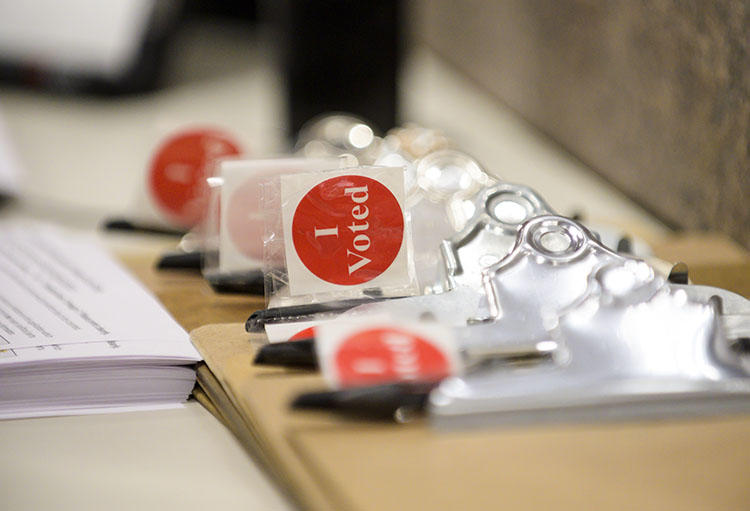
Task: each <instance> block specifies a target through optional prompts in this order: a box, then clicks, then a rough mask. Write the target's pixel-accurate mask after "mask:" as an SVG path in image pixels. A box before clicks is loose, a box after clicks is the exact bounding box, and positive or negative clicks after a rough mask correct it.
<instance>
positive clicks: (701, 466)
mask: <svg viewBox="0 0 750 511" xmlns="http://www.w3.org/2000/svg"><path fill="white" fill-rule="evenodd" d="M192 339H193V342H194V343H195V344H196V346H197V347H198V349H199V350H200V351H201V353H202V354H203V355H204V357H205V359H206V363H207V364H208V366H209V367H210V368H212V369H213V372H214V374H215V375H216V377H217V379H218V381H220V382H221V383H222V385H223V386H224V388H225V390H226V391H227V393H228V394H229V395H230V397H231V399H232V400H233V402H234V403H235V405H236V406H237V408H238V410H239V411H240V414H241V415H242V417H243V419H244V420H245V421H247V424H248V426H249V428H250V429H251V430H253V437H254V438H255V446H256V448H259V449H261V450H262V451H263V452H264V456H265V457H266V458H267V459H268V460H269V463H271V464H272V465H273V466H274V467H275V469H274V471H273V472H274V473H275V474H277V477H279V476H278V474H279V473H281V474H282V475H281V476H280V482H281V484H282V485H283V486H284V487H285V488H287V489H288V490H289V491H290V493H291V494H292V496H293V497H294V498H295V500H297V501H298V502H300V503H301V504H302V505H303V507H304V508H306V509H311V510H316V511H318V510H329V509H336V510H352V511H354V510H357V511H370V510H372V511H375V510H383V509H430V510H464V509H513V510H526V509H528V510H532V509H533V510H538V509H555V510H574V509H575V510H580V509H607V510H619V509H623V510H624V509H629V510H630V509H639V510H660V511H661V510H664V509H680V510H698V509H701V510H703V509H723V510H734V509H736V510H747V509H748V506H749V505H750V486H749V485H748V484H747V477H746V475H745V474H746V467H748V466H750V417H748V416H735V417H721V418H712V419H696V420H679V421H662V422H643V423H638V422H626V423H604V424H575V425H556V426H535V427H525V428H518V427H516V428H504V429H487V430H472V431H462V432H449V433H445V432H437V431H434V430H432V429H431V428H430V427H429V425H428V424H427V423H426V421H418V422H415V423H412V424H408V425H397V424H390V423H370V422H365V421H356V420H345V419H341V418H337V417H334V416H332V415H331V414H326V413H317V412H292V411H291V410H290V409H289V403H290V401H291V400H292V399H293V398H294V397H295V396H296V395H297V394H298V393H300V392H302V391H305V390H312V389H317V388H321V387H323V386H324V384H323V380H322V379H321V378H320V377H319V376H318V375H316V374H314V373H312V372H304V371H288V370H284V369H278V368H263V367H258V366H253V365H252V364H251V361H252V359H253V356H254V353H255V351H256V349H257V347H258V346H259V343H260V341H259V339H258V338H257V337H256V338H252V337H251V336H250V335H249V334H247V333H246V332H245V331H244V328H243V325H242V324H223V325H210V326H206V327H202V328H199V329H197V330H195V331H193V333H192Z"/></svg>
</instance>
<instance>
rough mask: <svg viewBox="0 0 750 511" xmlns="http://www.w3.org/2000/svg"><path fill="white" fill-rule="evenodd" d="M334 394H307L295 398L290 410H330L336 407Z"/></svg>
mask: <svg viewBox="0 0 750 511" xmlns="http://www.w3.org/2000/svg"><path fill="white" fill-rule="evenodd" d="M336 395H337V394H336V393H335V392H328V391H326V392H307V393H305V394H302V395H299V396H297V397H296V398H295V399H294V401H292V408H296V409H313V410H330V409H331V408H335V407H336Z"/></svg>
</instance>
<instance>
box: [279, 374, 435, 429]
mask: <svg viewBox="0 0 750 511" xmlns="http://www.w3.org/2000/svg"><path fill="white" fill-rule="evenodd" d="M438 383H440V382H439V381H433V382H399V383H387V384H383V385H372V386H367V387H353V388H349V389H344V390H332V391H322V392H307V393H304V394H301V395H300V396H298V397H297V398H296V399H294V401H292V408H294V409H296V410H330V411H336V412H339V413H343V414H345V415H349V416H353V417H359V418H366V419H374V420H395V421H396V422H400V423H405V422H409V421H410V420H412V419H413V418H414V417H415V416H417V415H418V414H420V413H422V412H423V411H424V409H425V408H426V406H427V399H428V397H429V395H430V391H431V390H432V389H434V388H435V387H436V386H437V385H438Z"/></svg>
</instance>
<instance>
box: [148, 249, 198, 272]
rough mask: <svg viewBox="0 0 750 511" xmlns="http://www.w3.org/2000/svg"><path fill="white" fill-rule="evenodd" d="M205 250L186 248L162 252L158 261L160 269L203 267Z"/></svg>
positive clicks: (196, 268)
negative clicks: (185, 249) (186, 249)
mask: <svg viewBox="0 0 750 511" xmlns="http://www.w3.org/2000/svg"><path fill="white" fill-rule="evenodd" d="M203 256H204V254H203V251H201V250H195V251H193V252H185V251H184V250H174V251H171V252H167V253H165V254H162V256H161V257H160V258H159V261H158V262H157V263H156V268H157V269H159V270H198V271H200V270H201V268H202V267H203Z"/></svg>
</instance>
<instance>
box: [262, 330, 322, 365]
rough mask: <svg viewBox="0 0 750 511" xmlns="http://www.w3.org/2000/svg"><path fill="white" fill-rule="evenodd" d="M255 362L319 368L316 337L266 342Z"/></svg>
mask: <svg viewBox="0 0 750 511" xmlns="http://www.w3.org/2000/svg"><path fill="white" fill-rule="evenodd" d="M253 363H254V364H258V365H272V366H284V367H298V368H305V369H317V368H318V355H317V354H316V353H315V339H314V338H312V337H308V338H305V339H298V340H295V341H287V342H276V343H272V344H266V345H265V346H263V347H261V348H260V349H259V350H258V352H257V353H256V354H255V360H253Z"/></svg>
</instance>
